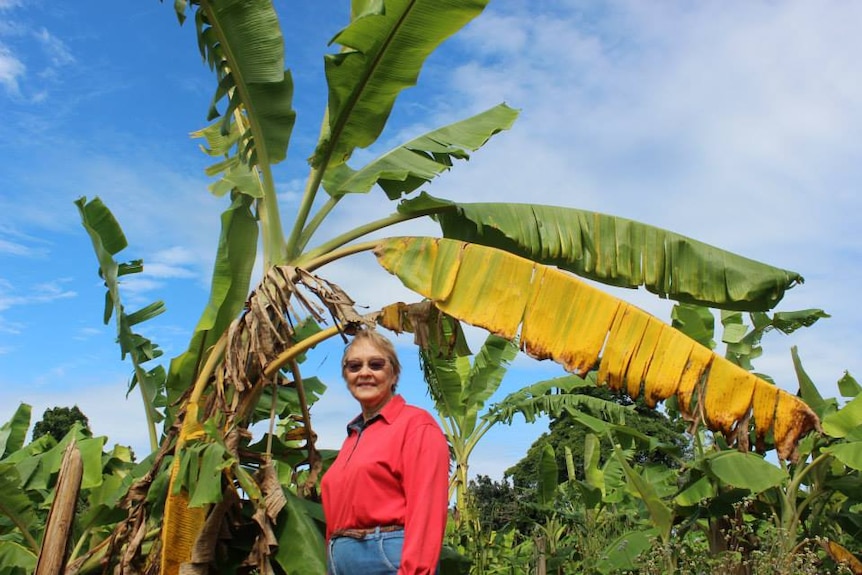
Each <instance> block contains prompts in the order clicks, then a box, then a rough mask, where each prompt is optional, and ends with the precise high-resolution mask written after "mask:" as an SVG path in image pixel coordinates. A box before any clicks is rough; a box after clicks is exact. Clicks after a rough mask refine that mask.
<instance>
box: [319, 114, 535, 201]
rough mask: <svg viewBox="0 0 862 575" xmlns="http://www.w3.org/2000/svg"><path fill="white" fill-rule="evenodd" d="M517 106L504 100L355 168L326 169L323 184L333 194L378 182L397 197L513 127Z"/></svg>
mask: <svg viewBox="0 0 862 575" xmlns="http://www.w3.org/2000/svg"><path fill="white" fill-rule="evenodd" d="M517 117H518V112H517V110H514V109H512V108H510V107H508V106H506V105H505V104H500V105H498V106H495V107H493V108H491V109H489V110H486V111H484V112H482V113H480V114H477V115H475V116H472V117H470V118H467V119H465V120H461V121H459V122H455V123H453V124H449V125H448V126H444V127H442V128H438V129H436V130H432V131H430V132H427V133H425V134H423V135H421V136H419V137H418V138H414V139H412V140H410V141H409V142H407V143H406V144H403V145H401V146H399V147H397V148H394V149H392V150H389V151H388V152H386V153H385V154H383V155H382V156H380V157H378V158H376V159H375V160H373V161H371V162H370V163H368V164H366V165H365V166H364V167H362V168H360V169H359V170H353V169H351V168H349V167H348V166H347V164H341V165H339V166H336V167H334V168H330V169H329V170H327V171H326V175H325V176H324V178H323V187H324V189H325V190H326V191H327V192H328V193H329V195H330V196H333V197H338V196H342V195H344V194H349V193H353V194H355V193H366V192H368V191H369V190H371V188H373V187H374V185H375V184H378V185H380V187H381V188H383V190H384V191H385V192H386V195H387V196H389V199H390V200H397V199H398V198H400V197H401V196H402V195H403V194H409V193H410V192H412V191H414V190H416V189H417V188H418V187H419V186H421V185H423V184H425V183H427V182H430V181H431V180H432V179H434V178H435V177H436V176H438V175H439V174H440V173H442V172H444V171H446V170H448V169H449V168H450V167H451V166H452V163H453V160H456V159H458V160H467V159H469V158H470V154H469V153H468V151H471V152H475V151H476V150H478V149H479V148H481V147H482V146H484V145H485V143H486V142H487V141H488V140H489V139H490V138H491V137H492V136H493V135H494V134H497V133H498V132H500V131H502V130H508V129H509V128H511V127H512V124H513V123H514V122H515V119H516V118H517Z"/></svg>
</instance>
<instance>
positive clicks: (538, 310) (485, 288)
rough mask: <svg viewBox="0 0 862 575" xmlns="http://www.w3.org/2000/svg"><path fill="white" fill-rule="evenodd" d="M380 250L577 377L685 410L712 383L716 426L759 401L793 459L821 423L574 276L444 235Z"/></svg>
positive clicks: (401, 272) (393, 265)
mask: <svg viewBox="0 0 862 575" xmlns="http://www.w3.org/2000/svg"><path fill="white" fill-rule="evenodd" d="M375 254H376V255H377V259H378V261H379V262H380V264H381V265H382V266H383V267H384V268H386V269H387V270H388V271H389V272H390V273H393V274H394V275H396V276H397V277H398V278H399V279H400V280H401V281H402V282H403V283H404V285H405V286H407V287H408V288H410V289H412V290H414V291H416V292H418V293H419V294H421V295H423V296H424V297H427V298H429V299H430V300H431V301H432V302H433V303H434V305H435V306H437V307H438V308H439V309H440V310H441V311H443V312H445V313H447V314H449V315H452V316H454V317H456V318H458V319H460V320H462V321H466V322H468V323H471V324H473V325H476V326H478V327H482V328H484V329H487V330H489V331H490V332H491V333H494V334H497V335H499V336H501V337H503V338H506V339H513V338H515V337H518V338H519V340H520V341H521V345H522V347H523V349H524V350H525V351H526V352H527V353H528V354H529V355H531V356H532V357H535V358H537V359H553V360H554V361H556V362H558V363H560V364H561V365H563V367H564V368H566V369H567V370H569V371H572V372H574V373H586V372H587V371H590V370H593V369H596V368H598V382H599V383H600V384H604V383H608V384H609V385H610V386H611V387H615V382H617V385H618V384H619V382H626V384H627V387H626V390H627V391H628V392H629V394H630V395H633V397H637V395H635V394H637V393H640V390H641V388H642V389H643V393H644V396H645V397H647V398H649V400H650V401H652V402H656V401H661V400H664V399H667V398H668V397H670V396H672V395H676V396H677V397H678V398H679V399H680V406H681V409H683V410H689V409H691V408H692V398H693V397H698V394H696V393H695V391H696V390H698V389H699V388H700V387H701V386H702V385H705V386H706V388H705V389H706V394H707V396H708V397H707V398H706V400H705V401H704V402H703V403H702V404H698V405H699V406H700V407H698V409H702V410H703V416H704V417H705V419H706V421H707V424H708V425H709V427H710V428H711V429H714V430H721V431H723V432H725V433H727V432H729V431H731V430H732V429H734V427H735V425H737V424H738V422H740V421H743V420H745V418H746V417H747V414H748V413H749V412H750V410H751V408H752V406H753V407H754V408H755V409H762V410H764V411H755V412H754V413H753V416H754V418H755V421H757V420H761V421H766V420H770V419H771V420H772V421H773V432H774V435H775V440H776V441H775V445H776V449H777V451H778V454H779V456H780V457H782V458H793V457H794V456H795V455H794V449H795V446H796V443H797V442H798V440H799V438H800V437H802V436H803V435H805V434H806V433H807V432H808V431H809V430H811V429H814V428H816V427H817V426H818V425H819V420H818V418H817V416H816V415H815V414H814V412H812V411H811V409H810V408H808V406H807V405H805V404H804V402H802V401H801V400H799V398H796V397H795V396H792V395H790V394H789V393H787V392H785V391H784V390H781V389H778V390H777V392H776V402H775V403H773V404H769V403H764V402H756V401H754V398H755V397H756V396H757V390H758V388H761V387H764V386H765V388H766V389H770V388H774V386H772V384H770V383H768V382H766V381H764V380H762V379H759V378H757V377H756V376H755V375H754V374H752V373H750V372H747V371H745V370H743V369H741V368H739V367H738V366H736V365H734V364H732V363H730V362H729V361H727V360H726V359H724V358H722V357H720V356H717V355H716V354H714V353H712V352H711V351H710V350H708V349H706V348H704V347H702V346H700V345H698V344H697V343H695V342H693V341H692V340H691V339H689V338H687V337H686V336H685V335H684V334H682V333H681V332H679V331H678V330H674V329H673V328H671V327H670V326H668V325H666V324H664V323H663V322H661V321H660V320H658V319H656V318H654V317H652V316H650V315H649V314H647V313H646V312H644V311H642V310H640V309H638V308H636V307H634V306H631V305H629V304H627V303H625V302H623V301H621V300H618V299H617V298H614V297H613V296H610V295H608V294H606V293H604V292H602V291H600V290H598V289H596V288H594V287H592V286H589V285H588V284H586V283H584V282H582V281H581V280H579V279H577V278H576V277H574V276H572V275H570V274H567V273H565V272H562V271H559V270H556V269H554V268H549V267H547V266H543V265H541V264H537V263H535V262H532V261H530V260H526V259H523V258H520V257H518V256H515V255H513V254H511V253H509V252H505V251H501V250H498V249H494V248H489V247H486V246H480V245H475V244H467V243H463V242H459V241H455V240H450V239H441V238H409V237H408V238H390V239H387V240H382V241H381V242H380V243H379V245H378V247H377V249H376V250H375ZM659 342H661V348H660V350H659V348H657V346H658V345H659ZM603 350H604V351H603ZM600 357H601V360H600V359H599V358H600ZM668 380H670V381H671V382H675V385H674V384H673V383H671V384H669V383H668ZM725 400H727V401H725ZM704 406H705V407H704ZM763 431H764V432H765V430H763Z"/></svg>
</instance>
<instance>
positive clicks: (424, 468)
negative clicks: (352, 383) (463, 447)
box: [398, 420, 449, 575]
mask: <svg viewBox="0 0 862 575" xmlns="http://www.w3.org/2000/svg"><path fill="white" fill-rule="evenodd" d="M402 456H403V461H404V479H403V487H404V498H405V501H406V505H407V510H406V520H405V525H404V548H403V550H402V552H401V567H400V568H399V569H398V575H433V574H434V573H435V571H436V569H437V563H438V562H439V560H440V550H441V549H442V547H443V535H444V534H445V532H446V516H447V513H448V509H449V445H448V443H447V442H446V437H445V436H444V435H443V432H442V431H441V430H440V428H439V427H438V426H437V424H436V422H434V421H433V420H432V421H431V422H428V423H422V424H420V425H419V426H417V427H416V428H415V429H413V430H412V431H410V432H409V434H408V436H407V440H406V441H405V443H404V452H403V454H402Z"/></svg>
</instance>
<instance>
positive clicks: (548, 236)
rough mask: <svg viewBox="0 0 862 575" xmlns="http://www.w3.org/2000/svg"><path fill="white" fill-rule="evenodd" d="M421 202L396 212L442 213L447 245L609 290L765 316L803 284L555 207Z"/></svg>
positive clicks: (677, 240) (645, 228) (682, 242)
mask: <svg viewBox="0 0 862 575" xmlns="http://www.w3.org/2000/svg"><path fill="white" fill-rule="evenodd" d="M446 203H447V202H445V201H444V200H438V199H436V198H431V197H430V196H426V195H424V194H423V196H420V197H419V198H417V199H416V200H410V201H406V202H404V203H403V204H402V206H400V207H399V211H402V212H404V213H411V212H413V211H420V212H424V211H427V210H428V208H429V206H431V205H434V206H437V210H438V214H437V216H436V217H437V219H438V220H439V222H440V226H441V228H442V231H443V235H444V236H445V237H447V238H452V239H457V240H461V241H465V242H472V243H477V244H482V245H486V246H490V247H496V248H499V249H503V250H506V251H509V252H511V253H514V254H516V255H519V256H522V257H525V258H528V259H530V260H533V261H535V262H539V263H542V264H545V265H552V266H556V267H559V268H560V269H564V270H567V271H570V272H572V273H574V274H577V275H579V276H581V277H585V278H589V279H592V280H595V281H598V282H602V283H605V284H609V285H614V286H620V287H629V288H637V287H640V286H643V287H645V288H646V289H647V290H649V291H650V292H652V293H655V294H657V295H659V296H661V297H667V298H670V299H674V300H677V301H680V302H684V303H694V304H700V305H706V306H710V307H718V308H723V309H735V310H742V311H755V310H768V309H771V308H773V307H775V305H776V304H777V303H778V302H779V301H780V300H781V298H782V297H783V296H784V292H785V291H786V290H787V289H789V288H791V287H793V286H794V285H796V284H797V283H802V281H803V278H802V276H800V275H799V274H798V273H796V272H792V271H787V270H783V269H779V268H776V267H773V266H770V265H767V264H764V263H760V262H756V261H754V260H751V259H748V258H745V257H743V256H740V255H736V254H733V253H731V252H728V251H725V250H722V249H719V248H716V247H713V246H710V245H707V244H705V243H703V242H699V241H697V240H694V239H691V238H687V237H685V236H682V235H679V234H676V233H673V232H670V231H667V230H663V229H661V228H656V227H654V226H650V225H647V224H643V223H640V222H636V221H632V220H628V219H626V218H620V217H616V216H610V215H606V214H600V213H596V212H589V211H586V210H578V209H574V208H562V207H557V206H542V205H533V204H496V203H477V204H473V203H458V204H456V203H453V202H448V204H449V207H448V208H447V209H444V208H443V207H442V206H444V205H445V204H446Z"/></svg>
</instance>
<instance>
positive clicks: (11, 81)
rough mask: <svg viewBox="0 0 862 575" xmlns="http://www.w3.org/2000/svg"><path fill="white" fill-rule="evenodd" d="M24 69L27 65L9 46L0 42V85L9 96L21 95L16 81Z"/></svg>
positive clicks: (21, 75) (22, 74) (25, 69)
mask: <svg viewBox="0 0 862 575" xmlns="http://www.w3.org/2000/svg"><path fill="white" fill-rule="evenodd" d="M26 71H27V67H26V66H25V65H24V63H23V62H22V61H21V60H20V59H18V57H17V56H15V54H13V53H12V51H11V50H10V49H9V48H7V47H6V46H4V45H3V44H0V85H2V86H3V88H4V90H5V91H6V93H7V94H8V95H9V96H12V97H19V96H20V95H21V88H20V86H19V84H18V82H19V80H20V78H21V77H23V76H24V73H25V72H26Z"/></svg>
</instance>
